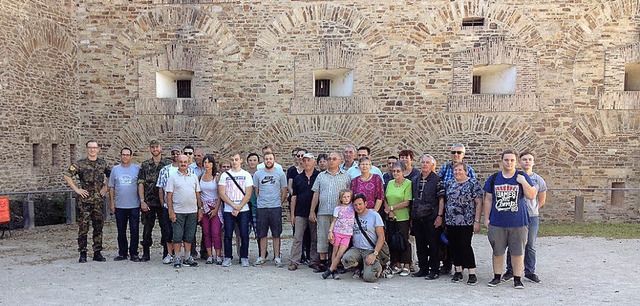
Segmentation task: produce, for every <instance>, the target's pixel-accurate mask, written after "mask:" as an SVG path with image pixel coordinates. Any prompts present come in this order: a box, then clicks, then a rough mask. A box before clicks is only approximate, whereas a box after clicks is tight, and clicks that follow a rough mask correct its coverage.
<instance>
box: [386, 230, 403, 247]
mask: <svg viewBox="0 0 640 306" xmlns="http://www.w3.org/2000/svg"><path fill="white" fill-rule="evenodd" d="M393 228H394V230H390V232H391V233H390V234H389V235H388V236H387V237H388V238H387V241H388V242H389V248H391V249H392V250H394V251H396V252H403V251H404V250H406V249H407V240H406V239H404V235H402V233H401V232H400V231H399V230H397V229H396V228H395V226H394V227H393Z"/></svg>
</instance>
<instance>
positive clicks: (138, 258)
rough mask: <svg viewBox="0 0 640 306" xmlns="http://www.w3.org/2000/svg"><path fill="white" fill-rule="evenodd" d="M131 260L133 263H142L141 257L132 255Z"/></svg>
mask: <svg viewBox="0 0 640 306" xmlns="http://www.w3.org/2000/svg"><path fill="white" fill-rule="evenodd" d="M129 260H131V261H133V262H141V261H142V259H140V257H138V255H132V256H131V258H130V259H129Z"/></svg>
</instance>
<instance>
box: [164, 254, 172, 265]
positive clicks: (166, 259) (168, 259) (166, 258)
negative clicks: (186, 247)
mask: <svg viewBox="0 0 640 306" xmlns="http://www.w3.org/2000/svg"><path fill="white" fill-rule="evenodd" d="M172 262H173V256H171V254H167V256H165V258H164V259H162V263H163V264H165V265H168V264H170V263H172Z"/></svg>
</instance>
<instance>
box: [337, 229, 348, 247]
mask: <svg viewBox="0 0 640 306" xmlns="http://www.w3.org/2000/svg"><path fill="white" fill-rule="evenodd" d="M350 241H351V235H345V234H340V233H336V232H333V246H334V247H337V246H340V245H344V246H346V247H349V242H350Z"/></svg>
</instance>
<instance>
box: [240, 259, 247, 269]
mask: <svg viewBox="0 0 640 306" xmlns="http://www.w3.org/2000/svg"><path fill="white" fill-rule="evenodd" d="M240 263H241V264H242V266H243V267H248V266H249V258H241V259H240Z"/></svg>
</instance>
